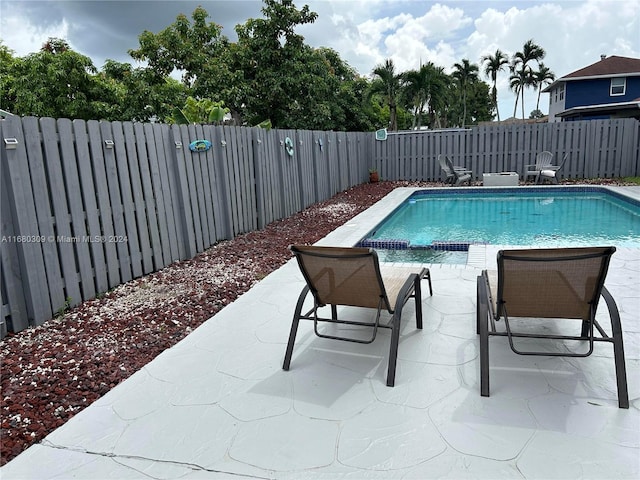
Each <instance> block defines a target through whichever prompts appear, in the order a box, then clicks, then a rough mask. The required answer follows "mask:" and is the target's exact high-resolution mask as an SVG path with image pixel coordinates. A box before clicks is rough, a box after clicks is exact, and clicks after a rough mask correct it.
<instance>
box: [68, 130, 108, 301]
mask: <svg viewBox="0 0 640 480" xmlns="http://www.w3.org/2000/svg"><path fill="white" fill-rule="evenodd" d="M73 133H74V136H75V145H76V151H77V155H78V157H77V160H78V177H79V182H80V190H81V191H82V200H83V204H84V214H85V219H86V222H87V234H88V235H89V237H90V239H91V242H90V243H89V247H90V250H91V263H90V265H91V267H92V271H93V277H94V286H95V292H94V295H95V294H96V293H100V292H106V291H107V290H108V288H109V282H108V279H107V265H106V260H105V254H104V242H101V241H97V240H98V239H100V238H101V236H102V234H103V230H102V228H101V226H100V211H99V209H98V204H97V193H98V191H97V188H96V185H95V183H94V177H93V167H92V164H91V154H90V152H89V137H88V135H87V130H86V124H85V122H83V121H81V120H74V121H73ZM83 268H85V267H84V266H83ZM83 283H84V281H83ZM84 288H86V287H85V286H84V285H83V291H85V290H84ZM89 294H90V292H87V293H86V295H89ZM89 298H90V297H89Z"/></svg>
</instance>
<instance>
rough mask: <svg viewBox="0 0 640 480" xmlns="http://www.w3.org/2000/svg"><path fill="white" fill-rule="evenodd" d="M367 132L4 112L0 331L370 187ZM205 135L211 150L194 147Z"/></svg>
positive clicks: (26, 323)
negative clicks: (288, 143) (6, 114)
mask: <svg viewBox="0 0 640 480" xmlns="http://www.w3.org/2000/svg"><path fill="white" fill-rule="evenodd" d="M368 137H369V134H358V133H356V134H349V135H348V136H347V134H346V133H337V132H314V131H283V130H270V131H267V130H262V129H258V128H241V127H228V126H224V127H222V126H220V127H217V126H208V125H207V126H195V125H192V126H176V125H174V126H169V125H162V124H141V123H129V122H124V123H122V122H98V121H89V122H84V121H81V120H75V121H70V120H67V119H59V120H55V119H51V118H42V119H38V118H33V117H26V118H18V117H10V118H8V119H7V120H5V121H1V122H0V138H2V139H7V141H5V142H4V145H2V149H1V154H2V156H1V158H2V165H1V170H0V175H1V177H2V182H1V192H0V193H1V195H2V199H1V218H2V230H1V232H0V236H1V240H2V256H1V262H2V264H1V271H2V284H1V290H0V291H1V294H2V317H1V319H0V320H1V322H2V323H1V324H0V327H1V330H0V334H2V335H4V334H5V333H6V330H7V328H8V329H9V330H11V331H16V332H17V331H20V330H23V329H25V328H27V327H28V326H29V325H40V324H42V323H43V322H44V321H46V320H48V319H49V318H51V317H52V316H53V315H55V313H56V312H58V311H60V310H61V309H64V308H65V307H67V306H73V305H76V304H79V303H80V302H82V301H83V300H87V299H90V298H94V297H95V296H96V295H97V294H99V293H102V292H106V291H107V290H109V289H111V288H113V287H115V286H117V285H119V284H121V283H124V282H127V281H129V280H131V279H133V278H136V277H140V276H142V275H144V274H147V273H150V272H153V271H156V270H158V269H161V268H163V267H164V266H166V265H169V264H170V263H172V262H175V261H176V260H183V259H188V258H192V257H193V256H195V255H196V254H197V253H198V252H201V251H203V250H205V249H206V248H208V247H210V246H212V245H214V244H215V243H217V242H219V241H221V240H225V239H230V238H233V237H235V236H236V235H238V234H240V233H245V232H249V231H252V230H256V229H259V228H262V227H264V226H265V225H267V224H268V223H270V222H272V221H274V220H277V219H279V218H284V217H287V216H289V215H291V214H293V213H296V212H298V211H300V210H303V209H304V208H305V207H307V206H309V205H311V204H313V203H317V202H319V201H322V200H325V199H327V198H330V197H331V196H333V195H335V194H336V193H337V192H339V191H342V190H345V189H347V188H348V187H350V186H352V185H356V184H359V183H362V182H364V181H365V180H366V178H367V166H366V163H365V162H366V161H367V158H368V157H369V155H368V151H367V150H368V149H369V148H370V145H371V143H370V142H369V141H368V140H367V139H368ZM287 138H290V139H291V140H292V149H291V153H292V154H291V155H290V154H289V152H288V151H287V149H286V148H285V140H286V139H287ZM198 139H203V140H208V141H210V142H211V148H210V149H209V150H206V151H197V152H193V151H191V150H190V149H189V144H190V143H191V142H193V141H194V140H198Z"/></svg>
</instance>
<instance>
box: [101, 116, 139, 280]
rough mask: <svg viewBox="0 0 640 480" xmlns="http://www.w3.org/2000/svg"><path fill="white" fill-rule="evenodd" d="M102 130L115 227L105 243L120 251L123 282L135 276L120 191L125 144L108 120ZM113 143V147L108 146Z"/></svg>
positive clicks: (119, 259) (103, 124) (116, 123)
mask: <svg viewBox="0 0 640 480" xmlns="http://www.w3.org/2000/svg"><path fill="white" fill-rule="evenodd" d="M118 124H119V122H114V127H115V129H116V131H117V126H116V125H118ZM100 131H101V133H102V139H103V141H104V142H111V143H109V144H107V143H105V144H104V145H105V148H103V155H104V165H105V171H106V178H107V187H108V191H109V204H110V206H111V215H112V217H113V229H114V233H113V235H112V236H107V237H105V239H104V241H105V243H113V244H115V247H116V251H117V253H118V266H119V268H120V279H121V281H122V283H125V282H128V281H129V280H131V279H132V278H133V274H132V272H131V266H132V262H131V258H130V256H129V248H128V245H127V241H126V240H127V227H126V225H125V212H124V206H123V204H122V197H121V193H120V183H119V181H120V178H121V177H123V176H124V173H119V170H118V167H120V168H122V169H126V163H125V162H124V161H122V160H120V161H118V159H121V158H122V155H123V154H122V153H119V154H118V155H116V152H119V151H120V150H121V149H122V148H123V145H122V143H118V142H116V139H115V138H114V133H113V131H112V124H110V123H108V122H100ZM107 145H111V148H109V147H107Z"/></svg>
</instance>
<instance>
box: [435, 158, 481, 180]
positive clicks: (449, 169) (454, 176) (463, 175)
mask: <svg viewBox="0 0 640 480" xmlns="http://www.w3.org/2000/svg"><path fill="white" fill-rule="evenodd" d="M438 162H439V163H440V168H442V171H443V172H444V173H445V175H446V178H445V181H444V183H449V184H451V185H460V184H461V183H463V182H467V181H468V182H469V185H471V174H472V173H473V172H472V171H471V170H467V169H466V168H464V167H459V166H454V165H453V162H452V161H451V159H450V158H449V157H447V156H446V155H438Z"/></svg>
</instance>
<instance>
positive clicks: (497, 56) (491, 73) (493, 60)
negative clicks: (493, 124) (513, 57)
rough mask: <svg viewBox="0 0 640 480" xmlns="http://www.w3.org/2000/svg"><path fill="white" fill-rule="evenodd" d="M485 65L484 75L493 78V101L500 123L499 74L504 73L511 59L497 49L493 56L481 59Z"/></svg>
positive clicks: (485, 56)
mask: <svg viewBox="0 0 640 480" xmlns="http://www.w3.org/2000/svg"><path fill="white" fill-rule="evenodd" d="M481 61H482V63H484V64H485V65H484V73H485V75H486V76H487V77H489V78H491V82H492V83H493V87H492V89H491V99H492V100H493V106H494V107H495V109H496V115H497V117H498V121H500V111H499V109H498V87H497V83H498V73H499V72H501V71H503V70H504V68H505V66H506V65H508V64H509V57H508V56H507V55H506V54H505V53H503V52H502V51H501V50H500V49H496V53H494V54H493V55H484V56H483V57H482V58H481Z"/></svg>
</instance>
